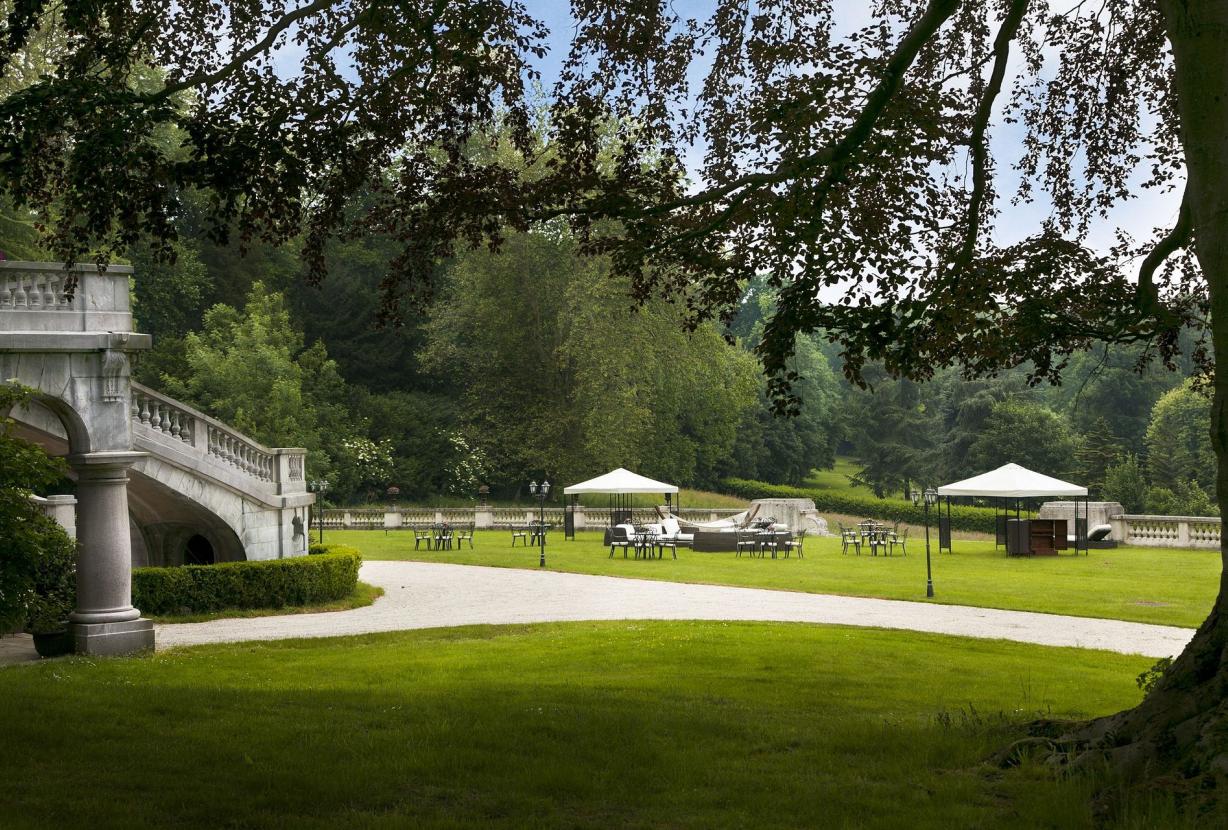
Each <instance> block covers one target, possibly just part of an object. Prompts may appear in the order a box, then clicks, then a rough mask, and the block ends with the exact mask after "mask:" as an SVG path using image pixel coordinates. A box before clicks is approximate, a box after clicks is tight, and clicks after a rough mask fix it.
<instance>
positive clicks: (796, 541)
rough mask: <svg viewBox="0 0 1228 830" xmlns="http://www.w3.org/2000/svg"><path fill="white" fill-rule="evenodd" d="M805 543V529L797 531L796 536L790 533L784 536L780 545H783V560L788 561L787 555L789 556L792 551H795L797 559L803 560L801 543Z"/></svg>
mask: <svg viewBox="0 0 1228 830" xmlns="http://www.w3.org/2000/svg"><path fill="white" fill-rule="evenodd" d="M805 541H806V528H802V529H801V530H799V531H798V532H797V535H796V536H794V535H793V534H792V533H790V534H789V535H788V536H786V537H785V539H784V541H783V542H782V544H783V545H784V549H785V559H788V558H789V554H791V553H792V552H793V551H797V558H798V559H805V558H806V556H805V554H804V553H803V552H802V545H803V543H805Z"/></svg>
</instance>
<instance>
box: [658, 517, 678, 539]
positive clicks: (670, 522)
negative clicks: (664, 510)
mask: <svg viewBox="0 0 1228 830" xmlns="http://www.w3.org/2000/svg"><path fill="white" fill-rule="evenodd" d="M661 527H663V528H664V529H665V532H666V533H668V534H669V535H670V536H675V535H677V533H678V531H680V530H681V529H682V528H680V527H679V526H678V520H677V519H675V518H674V517H673V516H666V517H665V521H664V522H662V523H661Z"/></svg>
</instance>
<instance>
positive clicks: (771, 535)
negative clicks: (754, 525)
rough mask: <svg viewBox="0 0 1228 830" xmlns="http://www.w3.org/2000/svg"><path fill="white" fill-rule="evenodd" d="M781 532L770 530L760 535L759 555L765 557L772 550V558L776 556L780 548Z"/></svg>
mask: <svg viewBox="0 0 1228 830" xmlns="http://www.w3.org/2000/svg"><path fill="white" fill-rule="evenodd" d="M780 540H781V534H779V533H775V532H774V531H771V530H768V531H765V532H764V533H762V534H761V535H760V536H759V556H760V557H763V556H764V555H765V554H766V553H767V552H768V551H771V552H772V558H773V559H775V558H776V554H777V552H778V551H779V550H780Z"/></svg>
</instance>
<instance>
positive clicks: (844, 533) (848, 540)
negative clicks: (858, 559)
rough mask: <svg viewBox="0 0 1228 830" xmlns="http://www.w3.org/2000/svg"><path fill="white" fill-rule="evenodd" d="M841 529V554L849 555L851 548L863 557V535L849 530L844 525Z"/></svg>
mask: <svg viewBox="0 0 1228 830" xmlns="http://www.w3.org/2000/svg"><path fill="white" fill-rule="evenodd" d="M839 527H840V546H841V547H840V553H842V554H843V553H848V552H849V548H852V549H853V552H854V553H856V554H857V555H858V556H861V534H860V533H858V532H857V531H856V530H849V529H848V528H846V527H845V526H844V525H842V524H841V525H839Z"/></svg>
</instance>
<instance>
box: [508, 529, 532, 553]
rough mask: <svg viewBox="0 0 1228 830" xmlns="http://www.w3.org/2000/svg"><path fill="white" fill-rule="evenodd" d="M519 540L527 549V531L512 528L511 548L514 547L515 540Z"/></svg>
mask: <svg viewBox="0 0 1228 830" xmlns="http://www.w3.org/2000/svg"><path fill="white" fill-rule="evenodd" d="M517 539H519V540H520V541H521V542H523V543H524V546H525V547H526V548H527V547H528V546H529V531H528V529H527V528H524V527H513V528H512V547H516V540H517Z"/></svg>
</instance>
